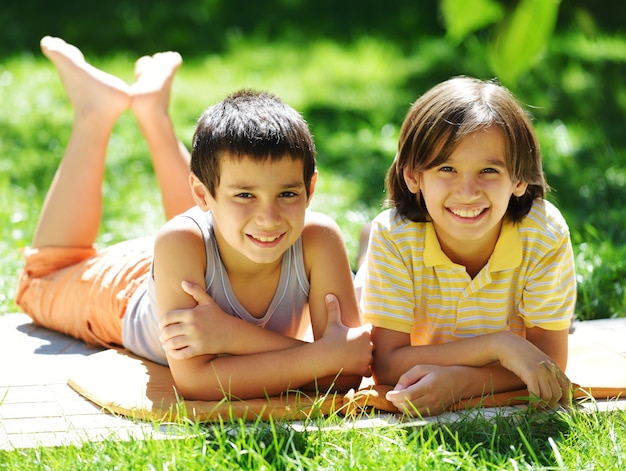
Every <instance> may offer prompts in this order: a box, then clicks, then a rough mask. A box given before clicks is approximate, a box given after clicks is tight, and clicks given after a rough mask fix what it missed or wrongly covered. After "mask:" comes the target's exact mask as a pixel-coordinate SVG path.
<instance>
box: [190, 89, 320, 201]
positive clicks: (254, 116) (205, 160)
mask: <svg viewBox="0 0 626 471" xmlns="http://www.w3.org/2000/svg"><path fill="white" fill-rule="evenodd" d="M224 156H228V157H229V158H238V159H242V158H244V157H247V158H251V159H254V160H257V161H264V160H268V159H269V160H271V161H276V160H280V159H284V158H291V159H294V160H302V161H303V162H304V183H305V186H306V191H307V194H308V192H309V188H310V184H311V179H312V177H313V174H314V173H315V144H314V143H313V137H312V136H311V132H310V131H309V127H308V125H307V123H306V121H305V120H304V118H303V117H302V116H301V115H300V114H299V113H298V112H297V111H296V110H294V109H293V108H292V107H290V106H289V105H287V104H285V103H283V101H281V100H280V98H278V97H276V96H275V95H272V94H271V93H267V92H256V91H252V90H241V91H238V92H235V93H233V94H232V95H229V96H227V97H226V98H225V99H224V100H222V101H221V102H219V103H217V104H215V105H213V106H211V107H210V108H208V109H207V110H206V111H205V112H204V113H203V114H202V116H201V117H200V119H199V120H198V124H197V126H196V131H195V133H194V136H193V143H192V150H191V171H192V172H193V173H194V174H195V175H196V176H197V177H198V178H199V179H200V181H201V182H202V183H203V184H204V185H205V186H206V187H207V189H208V190H209V192H210V193H211V195H212V196H215V193H216V189H217V186H218V185H219V182H220V158H222V157H224Z"/></svg>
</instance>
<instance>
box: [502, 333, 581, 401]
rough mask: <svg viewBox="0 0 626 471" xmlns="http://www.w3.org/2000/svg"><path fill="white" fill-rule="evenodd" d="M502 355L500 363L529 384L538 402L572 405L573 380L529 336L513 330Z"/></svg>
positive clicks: (530, 392) (529, 389)
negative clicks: (523, 336)
mask: <svg viewBox="0 0 626 471" xmlns="http://www.w3.org/2000/svg"><path fill="white" fill-rule="evenodd" d="M503 345H504V347H503V348H502V353H501V355H500V358H499V359H500V364H501V365H502V366H503V367H505V368H506V369H508V370H509V371H511V372H512V373H514V374H515V375H517V376H518V377H519V378H520V379H521V380H522V381H523V382H524V384H525V385H526V388H527V389H528V392H529V394H530V396H531V397H536V398H538V399H539V400H540V402H538V403H536V404H535V405H536V406H547V407H551V408H554V407H556V406H557V405H559V404H560V405H562V406H565V407H567V406H569V405H570V402H571V398H572V384H571V382H570V380H569V379H568V377H567V376H565V373H563V371H562V370H561V368H559V366H558V365H557V364H556V363H555V362H554V361H553V360H552V359H551V358H550V357H549V356H548V355H546V354H545V353H544V352H543V351H541V350H540V349H539V348H537V347H536V346H535V345H533V344H532V343H531V342H529V341H528V340H526V339H523V338H522V337H520V336H518V335H515V334H513V333H510V334H509V335H508V336H507V338H506V341H505V342H503Z"/></svg>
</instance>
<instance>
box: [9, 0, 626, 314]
mask: <svg viewBox="0 0 626 471" xmlns="http://www.w3.org/2000/svg"><path fill="white" fill-rule="evenodd" d="M541 2H548V3H541ZM548 4H549V5H551V6H552V7H553V8H554V7H555V6H556V7H558V16H557V17H556V22H555V23H554V20H550V18H548V19H547V20H549V21H547V23H546V25H547V26H545V27H544V29H543V30H542V31H543V32H542V33H541V35H539V33H537V35H538V36H540V37H541V38H543V41H536V43H535V46H534V47H533V48H529V49H528V50H525V49H524V45H525V41H523V40H520V39H519V38H520V37H524V36H523V35H524V34H526V35H528V34H529V33H530V34H531V35H532V34H533V30H532V28H530V29H529V25H531V26H532V25H534V24H535V23H534V22H535V18H534V16H533V15H532V14H531V15H530V23H529V20H528V18H526V20H525V21H521V20H518V21H521V24H522V26H520V28H522V30H525V32H524V33H523V34H522V33H519V34H522V36H519V37H515V35H513V39H512V41H513V44H514V45H513V46H509V49H507V50H508V51H509V52H507V53H506V54H504V56H503V60H504V59H506V60H513V62H512V63H514V64H516V63H515V59H517V58H518V56H516V54H515V53H514V52H511V51H515V50H521V51H522V53H525V54H527V56H526V57H525V58H524V61H521V60H520V61H519V62H520V64H517V65H518V66H519V67H518V69H517V70H515V71H511V72H510V75H509V76H506V75H507V66H506V61H504V62H502V64H504V65H503V66H500V67H504V69H500V73H497V72H496V70H498V69H497V67H498V66H497V65H494V62H493V47H494V46H493V44H496V43H497V39H498V37H499V36H500V35H502V34H513V33H512V32H514V31H515V28H512V27H509V28H508V29H507V28H504V29H502V28H503V25H510V24H512V23H510V22H509V21H513V20H510V19H511V18H514V17H515V14H516V12H518V11H520V10H519V8H520V6H522V5H530V7H528V6H527V7H526V8H531V7H534V8H539V9H540V8H541V7H545V5H548ZM533 11H535V12H536V11H538V10H533ZM624 11H625V9H624V7H623V6H622V4H621V2H614V1H611V0H597V1H595V2H593V3H591V2H589V1H586V0H567V1H561V2H560V3H559V2H558V1H557V0H520V1H516V0H441V1H436V0H424V1H419V2H416V1H415V0H411V1H408V0H389V1H387V2H364V1H362V0H360V1H356V0H346V1H344V2H331V1H330V0H317V1H312V0H311V1H305V0H268V1H264V2H256V1H247V2H244V1H241V0H239V1H237V0H235V1H226V0H197V1H192V0H179V1H177V2H174V1H147V0H144V1H135V2H132V1H129V0H110V1H108V2H101V3H96V4H85V3H84V2H78V1H77V0H66V1H64V2H56V1H43V0H24V1H21V2H4V3H3V4H2V5H1V6H0V24H2V28H0V103H2V106H3V110H2V112H0V207H2V208H4V209H0V215H2V217H3V218H4V217H6V218H7V220H8V221H9V222H10V224H3V225H2V226H3V227H2V229H1V230H2V232H1V233H0V234H1V236H2V237H0V239H1V240H0V254H1V255H2V258H3V261H4V262H5V264H4V267H2V268H0V302H4V303H8V299H9V298H10V296H11V294H10V293H11V291H12V284H13V279H12V278H9V276H13V275H7V274H12V273H14V272H15V267H16V266H17V264H18V255H17V254H16V250H15V247H16V246H17V247H21V246H23V245H24V244H25V243H27V242H26V241H27V240H28V238H29V236H30V234H31V233H32V225H33V222H32V221H33V219H35V218H36V213H37V211H38V209H39V207H40V205H41V201H42V199H43V195H44V194H45V189H46V188H47V186H48V184H49V182H50V179H51V176H52V173H53V172H54V168H55V167H56V165H57V163H58V158H60V155H61V153H62V150H63V146H64V143H65V142H66V139H67V134H68V131H69V123H70V122H71V109H70V108H69V107H68V104H67V102H66V100H65V98H64V97H63V93H62V90H60V88H59V84H58V79H57V77H56V74H55V73H54V70H53V68H52V67H51V66H49V64H48V63H47V62H46V61H45V60H44V59H42V58H41V54H40V53H39V46H38V41H39V38H40V37H41V36H43V35H45V34H52V35H58V36H61V37H63V38H64V39H66V40H67V41H69V42H72V43H74V44H77V45H79V46H80V47H81V49H82V50H83V51H84V52H85V53H86V55H87V57H88V59H89V60H90V61H93V62H95V63H96V65H99V66H103V67H105V68H106V70H108V71H110V72H112V73H115V74H116V75H120V76H122V77H124V78H126V79H129V80H130V79H131V78H132V72H130V71H132V67H131V66H130V64H132V61H133V60H134V58H135V57H136V56H137V55H139V54H145V53H152V52H154V51H157V50H165V49H175V50H179V51H180V52H181V53H182V54H183V56H184V58H185V65H184V66H183V68H182V69H181V71H180V72H179V74H178V77H177V81H176V82H175V89H174V96H173V106H172V113H173V115H174V119H175V124H176V126H177V131H178V132H179V134H180V136H181V138H182V139H183V141H184V142H187V143H188V142H189V140H190V137H191V133H192V131H193V127H194V122H195V120H196V118H197V116H199V114H200V113H201V112H202V107H204V106H207V105H209V104H211V103H212V102H214V101H217V100H218V99H220V98H221V97H223V96H224V95H225V94H226V93H228V92H230V91H233V90H234V89H235V88H238V87H242V86H246V87H254V88H264V89H270V90H271V91H274V92H276V93H277V94H278V95H279V96H281V97H282V98H283V99H285V101H287V102H288V103H290V104H291V105H293V106H294V107H295V108H296V109H298V110H299V111H301V112H302V113H303V115H304V116H305V118H306V119H307V121H309V123H310V125H311V129H312V131H313V133H314V136H315V139H316V143H317V146H318V155H319V163H320V172H321V176H322V178H321V179H320V180H321V186H320V187H319V188H318V191H317V193H316V197H315V198H314V200H313V201H314V204H315V205H316V207H317V209H320V210H323V211H326V212H328V213H329V214H331V215H332V216H333V217H335V218H336V219H337V220H338V221H339V222H340V225H341V227H342V229H343V230H344V232H345V233H346V239H347V243H348V247H349V249H350V251H351V254H353V255H354V253H355V250H356V245H357V243H358V229H359V227H360V225H361V224H362V223H363V222H364V221H365V220H366V219H367V218H368V217H370V216H371V215H373V214H374V213H376V212H377V211H378V210H379V209H380V202H381V200H382V197H383V196H384V195H383V178H384V174H385V171H386V169H387V167H388V166H389V163H390V161H391V159H392V158H393V155H394V153H395V145H396V142H397V134H398V129H399V126H400V124H401V122H402V120H403V118H404V114H405V113H406V111H407V109H408V107H409V105H410V103H412V102H413V101H414V100H415V99H416V98H417V97H418V96H419V95H420V94H422V93H423V92H424V91H426V90H427V89H428V88H430V87H431V86H433V85H434V84H436V83H437V82H439V81H441V80H445V79H447V78H449V77H450V76H453V75H459V74H465V75H473V76H477V77H480V78H491V77H494V76H498V78H499V79H502V80H505V81H506V85H507V86H509V88H511V89H512V91H513V92H514V93H515V95H516V96H517V97H518V98H519V99H520V101H522V102H523V103H524V104H526V105H527V107H528V109H529V111H530V112H531V114H532V115H533V116H534V118H535V124H536V128H537V132H538V135H539V138H540V142H541V145H542V150H543V154H544V166H545V171H546V174H547V179H548V183H549V184H550V185H551V187H552V188H553V191H552V192H551V193H550V195H549V198H550V199H551V200H552V201H554V202H555V203H556V204H557V205H558V206H559V207H560V208H561V210H562V211H563V213H564V214H565V216H566V219H567V220H568V222H569V224H570V227H571V230H572V238H573V242H574V250H575V252H576V257H577V258H576V261H577V267H578V279H579V303H578V306H577V315H578V316H579V317H580V318H595V317H610V316H614V315H624V313H625V312H626V296H625V295H624V285H625V282H624V280H626V264H624V263H622V262H621V260H625V259H626V231H625V230H624V229H625V227H626V205H624V203H623V201H624V195H625V194H626V133H624V132H623V127H624V125H623V122H624V117H625V116H626V81H624V77H626V32H625V31H624V20H625V19H626V18H625V16H626V15H625V13H624ZM477 12H478V13H481V14H476V15H474V14H473V13H477ZM534 15H537V13H534ZM553 23H554V25H553V27H554V29H553V30H552V26H550V25H552V24H553ZM503 31H504V32H503ZM109 59H111V60H110V61H109ZM522 62H523V64H522ZM42 64H45V65H44V66H43V67H42ZM502 70H504V72H503V71H502ZM513 72H515V73H513ZM125 74H126V75H125ZM129 75H131V77H129ZM505 76H506V77H505ZM133 129H134V123H133V122H132V118H131V117H130V116H122V119H121V120H120V123H119V125H118V127H117V128H116V134H115V137H114V139H113V140H112V142H111V146H110V154H111V155H112V157H113V158H112V159H111V160H110V162H111V164H112V165H110V166H109V175H108V177H109V179H110V181H112V182H114V185H110V184H107V185H106V186H105V195H111V196H112V198H110V199H111V200H115V195H116V194H124V195H125V196H126V197H127V198H131V199H133V201H135V204H133V206H132V208H131V209H132V212H129V206H128V205H126V204H120V205H119V207H115V206H113V207H109V209H107V211H108V212H107V213H106V214H105V227H104V229H103V238H102V240H103V242H107V241H110V240H116V239H117V238H121V237H131V236H133V235H141V234H140V232H141V231H142V230H144V231H145V230H146V229H147V228H152V227H157V226H158V225H159V224H160V222H161V221H160V219H159V216H160V215H159V214H157V213H155V211H154V209H151V208H154V207H158V205H159V202H158V198H157V196H155V193H156V192H148V191H146V189H148V188H149V187H150V186H154V181H153V180H152V176H151V173H150V172H151V168H150V165H149V162H148V163H146V159H145V154H146V153H147V150H146V149H145V146H143V142H142V140H141V137H140V136H139V135H138V134H136V133H135V132H134V131H132V130H133ZM18 157H19V159H18ZM5 189H6V191H5ZM5 215H6V216H5ZM120 218H126V220H128V221H141V223H139V224H138V225H137V226H133V225H132V224H124V225H120V224H119V222H118V221H120ZM135 231H136V232H137V233H136V232H135ZM2 275H4V276H2ZM9 286H11V287H10V288H9ZM7 293H8V294H7ZM6 306H7V304H5V307H4V308H3V309H11V307H6Z"/></svg>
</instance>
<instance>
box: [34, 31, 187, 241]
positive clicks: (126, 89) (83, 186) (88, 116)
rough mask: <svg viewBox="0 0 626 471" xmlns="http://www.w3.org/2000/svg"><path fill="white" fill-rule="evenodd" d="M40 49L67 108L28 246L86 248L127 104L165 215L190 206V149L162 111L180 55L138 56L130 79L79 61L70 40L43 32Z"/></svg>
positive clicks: (99, 210) (98, 213)
mask: <svg viewBox="0 0 626 471" xmlns="http://www.w3.org/2000/svg"><path fill="white" fill-rule="evenodd" d="M41 49H42V52H43V53H44V55H45V56H46V57H48V58H49V59H50V61H51V62H52V63H53V64H54V66H55V67H56V69H57V71H58V73H59V76H60V77H61V81H62V83H63V86H64V88H65V91H66V93H67V95H68V98H69V100H70V102H71V104H72V106H73V108H74V121H73V124H72V131H71V134H70V139H69V142H68V144H67V147H66V149H65V153H64V155H63V159H62V160H61V163H60V165H59V167H58V169H57V172H56V174H55V177H54V180H53V182H52V184H51V186H50V190H49V192H48V195H47V196H46V200H45V202H44V205H43V209H42V211H41V215H40V217H39V221H38V224H37V228H36V230H35V235H34V238H33V242H32V247H33V248H42V247H91V246H92V245H93V243H94V242H95V240H96V237H97V235H98V230H99V227H100V221H101V217H102V181H103V179H104V166H105V163H104V162H105V156H106V150H107V146H108V142H109V138H110V136H111V132H112V130H113V126H114V124H115V122H116V120H117V118H118V117H119V116H120V115H121V114H122V113H123V112H124V111H125V110H126V109H128V108H129V107H130V108H131V110H132V111H133V113H134V114H135V116H136V118H137V121H138V123H139V127H140V129H141V131H142V133H143V135H144V137H145V138H146V140H147V142H148V147H149V149H150V151H151V155H152V159H153V164H154V168H155V173H156V174H157V179H158V181H159V184H160V186H161V191H162V197H163V203H164V209H165V214H166V216H167V217H168V218H171V217H172V216H174V215H175V214H177V213H179V212H181V211H184V210H185V209H188V208H190V207H191V206H192V205H193V199H192V196H191V192H190V190H189V185H188V173H189V170H188V169H189V167H188V163H189V153H188V152H187V150H186V149H185V147H184V146H183V145H182V143H180V142H179V141H178V140H177V139H176V137H175V134H174V130H173V126H172V123H171V120H170V118H169V114H168V106H169V98H170V89H171V84H172V79H173V77H174V74H175V72H176V70H177V69H178V67H179V66H180V64H181V62H182V59H181V58H180V55H179V54H177V53H173V52H168V53H160V54H155V55H154V56H152V57H147V56H146V57H143V58H141V59H140V60H138V61H137V64H136V68H135V73H136V76H137V81H136V82H135V83H134V84H133V85H132V86H128V85H127V84H126V83H125V82H124V81H123V80H121V79H119V78H118V77H115V76H113V75H110V74H108V73H106V72H103V71H101V70H99V69H97V68H95V67H93V66H92V65H90V64H88V63H87V62H86V61H85V58H84V56H83V54H82V53H81V52H80V50H79V49H77V48H76V47H75V46H73V45H71V44H68V43H66V42H65V41H63V40H62V39H59V38H53V37H49V36H46V37H44V38H43V39H42V40H41Z"/></svg>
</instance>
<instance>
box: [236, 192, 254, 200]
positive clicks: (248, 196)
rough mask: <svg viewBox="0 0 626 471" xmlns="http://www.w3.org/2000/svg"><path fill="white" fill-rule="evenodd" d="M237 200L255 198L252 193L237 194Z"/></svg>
mask: <svg viewBox="0 0 626 471" xmlns="http://www.w3.org/2000/svg"><path fill="white" fill-rule="evenodd" d="M235 198H241V199H249V198H253V195H252V193H245V192H244V193H237V194H236V195H235Z"/></svg>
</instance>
